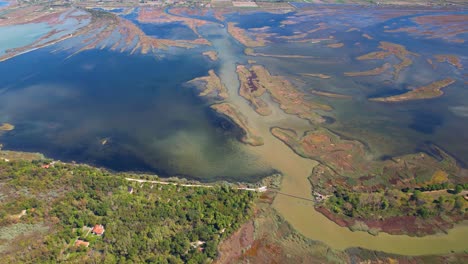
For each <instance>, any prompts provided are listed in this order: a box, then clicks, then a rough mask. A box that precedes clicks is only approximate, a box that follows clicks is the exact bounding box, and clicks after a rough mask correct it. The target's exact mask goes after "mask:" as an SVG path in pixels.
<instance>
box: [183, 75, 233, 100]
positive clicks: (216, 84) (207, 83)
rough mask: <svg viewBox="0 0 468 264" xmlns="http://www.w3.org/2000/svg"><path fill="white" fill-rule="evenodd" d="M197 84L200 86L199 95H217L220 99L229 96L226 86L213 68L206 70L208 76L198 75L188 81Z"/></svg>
mask: <svg viewBox="0 0 468 264" xmlns="http://www.w3.org/2000/svg"><path fill="white" fill-rule="evenodd" d="M188 83H189V84H190V83H193V84H196V85H197V84H198V86H200V87H201V90H202V91H201V92H200V94H199V96H208V95H210V96H217V97H219V98H221V99H226V98H228V97H229V94H228V90H227V88H226V86H225V85H224V84H223V83H222V82H221V79H220V78H219V77H218V75H217V74H216V73H215V71H214V70H209V71H208V76H204V77H198V78H195V79H193V80H191V81H189V82H188Z"/></svg>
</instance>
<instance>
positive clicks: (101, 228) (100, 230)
mask: <svg viewBox="0 0 468 264" xmlns="http://www.w3.org/2000/svg"><path fill="white" fill-rule="evenodd" d="M104 231H105V230H104V226H103V225H95V226H94V227H93V230H92V231H91V232H93V234H95V235H98V236H102V234H104Z"/></svg>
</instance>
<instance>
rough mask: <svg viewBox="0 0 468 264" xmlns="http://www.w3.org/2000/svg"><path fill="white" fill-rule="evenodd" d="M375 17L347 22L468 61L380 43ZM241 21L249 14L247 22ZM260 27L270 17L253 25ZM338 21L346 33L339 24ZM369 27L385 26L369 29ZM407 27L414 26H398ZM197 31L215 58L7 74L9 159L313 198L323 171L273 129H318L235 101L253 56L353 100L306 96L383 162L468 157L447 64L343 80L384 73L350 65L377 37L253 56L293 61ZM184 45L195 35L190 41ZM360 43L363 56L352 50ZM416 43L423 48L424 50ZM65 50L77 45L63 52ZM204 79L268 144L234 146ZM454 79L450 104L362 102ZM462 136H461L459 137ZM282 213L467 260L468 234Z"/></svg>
mask: <svg viewBox="0 0 468 264" xmlns="http://www.w3.org/2000/svg"><path fill="white" fill-rule="evenodd" d="M379 12H382V11H379ZM364 13H365V12H364ZM355 14H356V13H353V14H351V15H350V16H348V17H347V18H346V17H344V18H343V17H341V19H349V20H350V23H351V22H353V21H351V19H350V17H353V15H355ZM370 14H371V15H369V14H367V13H366V14H362V17H359V16H356V17H355V18H353V19H355V21H356V24H357V25H359V26H361V27H363V28H365V29H366V30H369V32H372V33H373V35H374V36H378V37H379V38H385V39H386V40H387V41H393V42H396V43H400V44H405V45H406V46H407V47H408V49H409V50H410V51H416V52H418V53H421V54H422V55H424V56H426V55H427V54H429V53H430V52H431V51H436V52H438V53H439V52H445V51H450V52H454V53H456V54H461V56H462V59H463V61H464V62H466V56H467V54H466V51H465V50H463V49H460V45H459V44H453V45H452V44H450V45H448V44H447V45H445V46H443V45H442V46H441V45H440V43H441V42H440V41H437V40H428V41H421V40H417V41H405V43H401V33H399V34H393V35H392V36H385V37H384V36H383V35H379V30H378V29H382V28H383V26H385V23H380V22H379V21H380V20H379V19H376V18H373V17H372V12H370ZM256 15H258V16H256ZM290 15H291V14H267V13H265V12H261V13H260V14H255V13H252V12H250V13H249V14H246V15H243V14H233V15H228V16H226V17H227V18H228V21H237V22H239V21H242V23H240V24H239V26H241V27H245V28H253V27H254V28H260V27H263V26H265V25H270V26H271V25H276V26H277V27H280V26H279V25H280V22H281V20H282V19H286V18H287V16H290ZM132 16H133V17H132ZM134 16H135V13H133V14H131V15H129V16H127V18H129V19H135V17H134ZM240 16H246V19H241V18H240ZM257 17H262V19H261V20H259V19H255V18H257ZM361 18H362V19H361ZM321 19H323V18H320V17H317V18H315V17H314V18H313V21H311V22H310V23H307V27H309V28H311V27H312V26H313V25H314V24H315V23H317V22H320V21H321ZM333 19H334V18H333V17H332V18H329V19H328V21H330V20H333ZM212 21H214V20H212ZM376 21H377V22H376ZM331 22H333V21H331ZM397 22H398V23H400V22H399V20H398V19H396V20H393V21H392V23H397ZM272 23H273V24H272ZM334 23H335V24H337V27H339V26H340V23H336V22H334ZM375 23H379V24H378V25H376V26H372V25H373V24H375ZM401 23H406V22H405V20H401ZM140 26H141V27H143V28H144V31H146V32H147V33H149V34H153V33H154V35H157V34H160V35H159V36H167V37H171V38H179V37H180V36H178V35H175V34H173V33H174V32H175V31H171V30H172V29H174V28H177V27H179V26H180V25H179V24H177V25H172V26H174V28H172V27H168V28H166V27H165V31H160V30H159V29H160V28H158V26H154V25H146V26H145V25H140ZM350 26H351V25H349V26H347V28H349V27H350ZM145 27H147V28H146V29H145ZM345 29H346V28H345ZM272 30H273V31H274V32H276V33H278V34H287V35H288V34H292V33H293V32H294V29H287V28H286V29H285V28H281V29H278V28H273V29H272ZM330 30H331V31H334V30H335V29H330ZM199 31H200V33H201V34H202V35H203V36H205V37H206V38H207V39H209V40H210V41H211V42H212V43H213V46H212V47H205V48H202V49H196V50H188V51H181V50H178V49H175V50H170V51H169V52H162V53H160V54H158V55H159V58H155V57H154V56H152V55H132V56H130V55H127V54H120V53H116V52H111V51H107V50H103V51H88V52H83V53H79V54H78V55H75V56H73V57H71V58H70V59H65V57H66V56H67V55H68V54H66V52H63V53H58V54H56V55H51V54H49V53H48V52H49V51H50V50H52V48H50V49H47V50H42V51H36V52H33V53H29V54H26V55H22V56H20V57H17V58H15V59H12V60H10V61H7V62H4V63H1V64H0V95H1V96H0V122H11V123H13V124H14V125H15V126H16V129H15V130H14V131H11V132H8V133H5V134H4V135H3V136H2V137H1V138H0V140H1V141H2V143H4V145H5V147H6V148H11V149H19V150H28V151H40V152H45V153H46V154H47V155H49V156H51V157H53V158H59V159H64V160H77V161H80V162H87V163H92V164H95V165H98V166H106V167H108V168H113V169H116V170H125V171H126V170H137V171H152V172H157V173H163V174H164V175H167V176H168V175H173V174H178V175H187V176H189V177H193V178H199V179H202V180H206V181H212V180H218V179H228V180H231V181H237V180H242V181H255V180H256V179H258V178H259V177H260V176H263V175H266V174H268V173H271V172H272V171H273V170H278V171H281V172H282V173H283V174H284V177H283V183H282V187H281V191H282V192H284V193H287V194H293V195H296V196H300V197H304V198H312V197H311V186H310V183H309V182H308V180H307V177H308V176H309V174H310V172H311V169H312V168H313V166H315V165H316V162H314V161H311V160H307V159H303V158H301V157H299V156H297V155H296V154H295V153H294V152H293V151H292V150H291V149H290V148H289V147H287V146H286V145H285V144H283V143H282V142H281V141H279V140H278V139H276V138H275V137H273V136H272V135H271V133H270V132H269V129H270V128H271V127H272V126H283V127H289V128H293V129H296V130H297V131H300V132H302V131H305V130H307V129H311V128H313V126H312V125H311V124H309V123H308V122H306V121H304V120H301V119H299V118H297V117H295V116H291V115H286V114H284V112H283V111H281V110H280V109H279V108H278V107H277V104H276V103H272V105H273V106H275V107H274V109H273V114H272V115H271V116H268V117H261V116H259V115H258V114H257V113H256V112H255V111H254V110H253V109H252V108H251V107H250V106H249V104H248V102H247V101H246V100H245V99H243V98H242V97H240V96H239V95H238V87H239V81H238V79H237V75H236V73H235V67H236V64H237V63H240V64H246V63H247V60H248V59H254V60H256V61H257V63H258V64H262V65H264V66H266V67H267V69H268V70H270V71H271V73H272V74H279V75H284V76H286V77H287V78H288V79H290V80H291V81H292V82H293V83H295V84H296V85H298V86H299V87H300V89H302V90H303V91H304V92H306V93H308V92H309V91H310V90H311V89H319V90H324V91H330V92H336V93H343V94H347V95H352V96H353V99H352V100H338V99H330V98H321V97H318V96H311V98H313V99H314V100H317V101H320V102H324V103H328V104H330V105H332V106H333V107H334V111H332V112H330V113H326V114H327V115H329V116H331V117H332V118H334V119H335V120H336V122H334V123H333V124H327V125H326V126H327V127H329V128H330V129H332V130H335V131H337V132H339V133H341V134H344V135H346V136H348V137H350V138H357V139H361V140H362V141H364V142H366V143H368V144H369V145H370V147H371V150H372V152H373V153H374V154H375V156H376V157H381V156H387V155H399V154H407V153H412V152H414V151H416V150H419V149H421V148H423V146H424V145H425V144H426V142H427V141H431V142H434V143H436V144H437V145H440V146H442V147H443V148H444V149H446V150H448V151H449V152H450V153H451V154H454V155H455V156H456V157H457V158H458V159H459V160H460V161H462V162H463V161H467V160H468V149H467V147H466V146H465V145H464V144H460V142H465V141H467V140H468V138H466V137H467V136H468V133H465V132H467V131H468V122H466V118H467V114H466V108H467V107H468V106H467V105H466V102H467V100H466V99H467V98H468V91H467V90H466V87H465V86H466V85H463V82H461V78H460V76H461V74H463V73H464V70H463V71H458V72H457V71H453V68H451V66H450V65H442V64H440V65H439V66H438V69H437V71H436V72H435V73H433V72H432V71H431V68H430V66H429V65H425V64H424V60H423V59H422V58H415V63H416V64H417V66H418V67H415V68H416V69H410V70H405V71H403V72H402V73H401V76H400V78H399V79H398V80H392V76H391V74H383V75H382V76H376V77H359V78H351V77H345V76H343V72H345V71H362V70H369V69H371V68H375V67H377V66H380V65H381V64H382V62H381V61H366V62H357V61H356V60H355V59H354V58H355V57H356V56H359V55H362V54H365V53H368V52H370V51H375V50H377V46H378V41H379V39H376V40H369V41H366V40H365V39H363V38H362V37H361V33H362V32H361V33H356V32H349V33H346V32H340V30H337V32H333V33H332V32H331V31H330V32H329V31H324V32H318V33H317V34H316V36H317V37H328V36H330V35H331V34H333V35H334V36H335V38H336V39H339V41H341V42H343V43H344V44H345V47H344V48H341V49H329V48H327V47H326V44H328V42H324V43H315V44H310V43H307V44H297V43H296V44H294V43H286V42H284V41H277V42H274V43H273V44H271V46H270V47H268V48H259V49H256V51H257V52H262V53H265V54H283V55H284V54H300V55H306V56H313V57H314V58H308V59H286V58H272V57H249V56H245V55H244V54H243V47H242V46H241V45H240V44H239V43H237V42H236V41H235V40H234V39H233V38H232V37H230V36H229V34H228V33H227V32H226V27H221V26H220V25H216V24H213V25H209V26H204V27H202V28H200V29H199ZM341 31H342V30H341ZM184 32H185V31H184ZM186 33H187V32H186ZM192 33H193V32H192ZM187 34H189V33H187ZM190 34H191V33H190ZM182 35H184V37H188V35H185V33H184V34H182ZM357 38H359V42H360V44H359V45H356V42H357ZM421 43H425V44H426V45H427V46H425V47H420V45H421ZM67 45H70V44H69V43H64V44H63V46H67ZM211 49H215V50H216V51H218V54H219V60H218V61H216V62H211V61H209V60H208V59H207V58H206V57H205V56H202V55H201V52H202V51H205V50H211ZM11 69H13V70H11ZM209 69H215V71H216V73H217V74H218V75H219V76H220V78H221V80H222V81H223V82H224V83H225V85H226V86H227V87H228V89H229V95H230V98H229V99H228V101H229V102H231V103H234V104H235V105H236V106H237V107H238V108H239V109H240V110H241V111H242V113H243V114H244V115H246V116H247V117H248V119H249V123H250V124H251V126H252V127H253V128H254V129H256V130H257V131H259V133H260V135H261V136H262V137H263V139H264V142H265V145H263V146H260V147H251V146H245V145H242V144H240V143H239V142H238V141H237V139H236V138H238V137H239V130H238V129H236V128H235V126H234V125H233V124H231V123H230V122H228V121H227V120H226V119H225V118H221V117H220V116H219V115H217V114H215V113H213V112H212V111H211V110H210V109H209V102H208V101H205V100H203V99H201V98H199V97H198V96H197V91H196V90H195V89H192V88H191V87H188V86H184V85H183V83H185V82H186V81H188V80H190V79H193V78H195V77H199V76H203V75H206V74H207V72H208V70H209ZM300 73H323V74H328V75H331V76H332V78H331V79H327V80H323V79H318V78H305V77H302V76H301V75H300ZM447 74H451V76H452V77H454V78H456V79H457V80H458V82H457V83H456V84H455V85H453V86H450V87H448V88H446V89H445V90H444V92H445V95H444V96H442V97H440V98H437V99H434V100H425V101H414V102H407V103H399V104H381V103H375V102H369V101H368V100H367V99H368V98H369V97H373V96H377V95H383V94H396V93H399V92H403V91H405V89H407V88H408V86H409V85H413V86H414V85H423V84H426V83H428V82H429V81H430V79H431V78H441V77H444V76H446V75H447ZM18 80H20V81H18ZM266 100H268V98H266ZM270 103H271V101H270ZM455 131H457V137H454V136H453V134H454V132H455ZM103 142H106V144H104V145H103V144H102V143H103ZM274 207H275V208H276V209H277V210H278V212H279V213H280V214H281V215H282V216H283V217H285V219H286V220H287V221H288V222H289V223H291V224H292V226H293V227H294V228H295V229H297V230H298V231H299V232H300V233H302V234H304V235H305V236H307V237H309V238H311V239H314V240H320V241H323V242H325V243H327V244H328V245H330V246H331V247H333V248H338V249H345V248H348V247H356V246H360V247H364V248H368V249H375V250H379V251H385V252H390V253H397V254H407V255H421V254H439V253H448V252H450V251H452V250H453V251H463V250H466V243H465V242H466V237H468V226H466V225H459V226H457V227H455V228H454V229H452V230H451V231H450V232H449V234H448V235H434V236H426V237H423V238H411V237H408V236H393V235H387V234H380V235H378V236H376V237H374V236H371V235H369V234H367V233H364V232H351V231H350V230H349V229H347V228H342V227H339V226H338V225H336V224H335V223H333V222H331V221H329V220H328V219H326V218H325V217H324V216H323V215H322V214H320V213H318V212H316V211H315V210H314V208H313V204H312V203H311V202H306V201H303V200H297V199H293V198H291V197H287V196H282V195H278V196H277V198H276V199H275V202H274Z"/></svg>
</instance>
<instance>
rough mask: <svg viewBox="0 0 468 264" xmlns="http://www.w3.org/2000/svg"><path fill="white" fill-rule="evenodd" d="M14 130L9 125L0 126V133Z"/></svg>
mask: <svg viewBox="0 0 468 264" xmlns="http://www.w3.org/2000/svg"><path fill="white" fill-rule="evenodd" d="M13 129H15V126H14V125H12V124H9V123H3V124H2V125H0V131H11V130H13Z"/></svg>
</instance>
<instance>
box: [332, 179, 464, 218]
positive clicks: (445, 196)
mask: <svg viewBox="0 0 468 264" xmlns="http://www.w3.org/2000/svg"><path fill="white" fill-rule="evenodd" d="M441 185H442V184H441ZM428 188H429V189H432V188H431V187H428ZM460 188H461V189H460ZM420 189H424V190H425V189H426V188H420ZM457 189H460V190H458V192H457ZM439 190H440V191H439V192H435V193H433V192H430V191H428V192H423V191H421V190H413V191H410V190H407V189H404V190H398V189H387V190H380V191H375V192H353V191H349V190H346V189H343V188H339V187H338V188H337V189H336V191H335V192H334V193H333V195H332V196H331V197H329V198H328V199H326V200H325V201H324V202H323V204H324V205H325V207H327V208H330V209H331V211H332V212H334V213H336V214H341V215H343V216H347V217H353V218H364V219H386V218H389V217H401V216H420V217H422V218H425V219H427V218H430V217H438V216H461V217H462V218H463V215H464V214H465V212H466V211H467V210H468V209H467V208H468V203H467V202H466V201H465V199H464V198H463V197H462V196H460V195H454V194H452V193H451V192H455V193H460V192H462V190H463V185H461V184H460V185H456V190H455V191H447V190H442V189H439Z"/></svg>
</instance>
